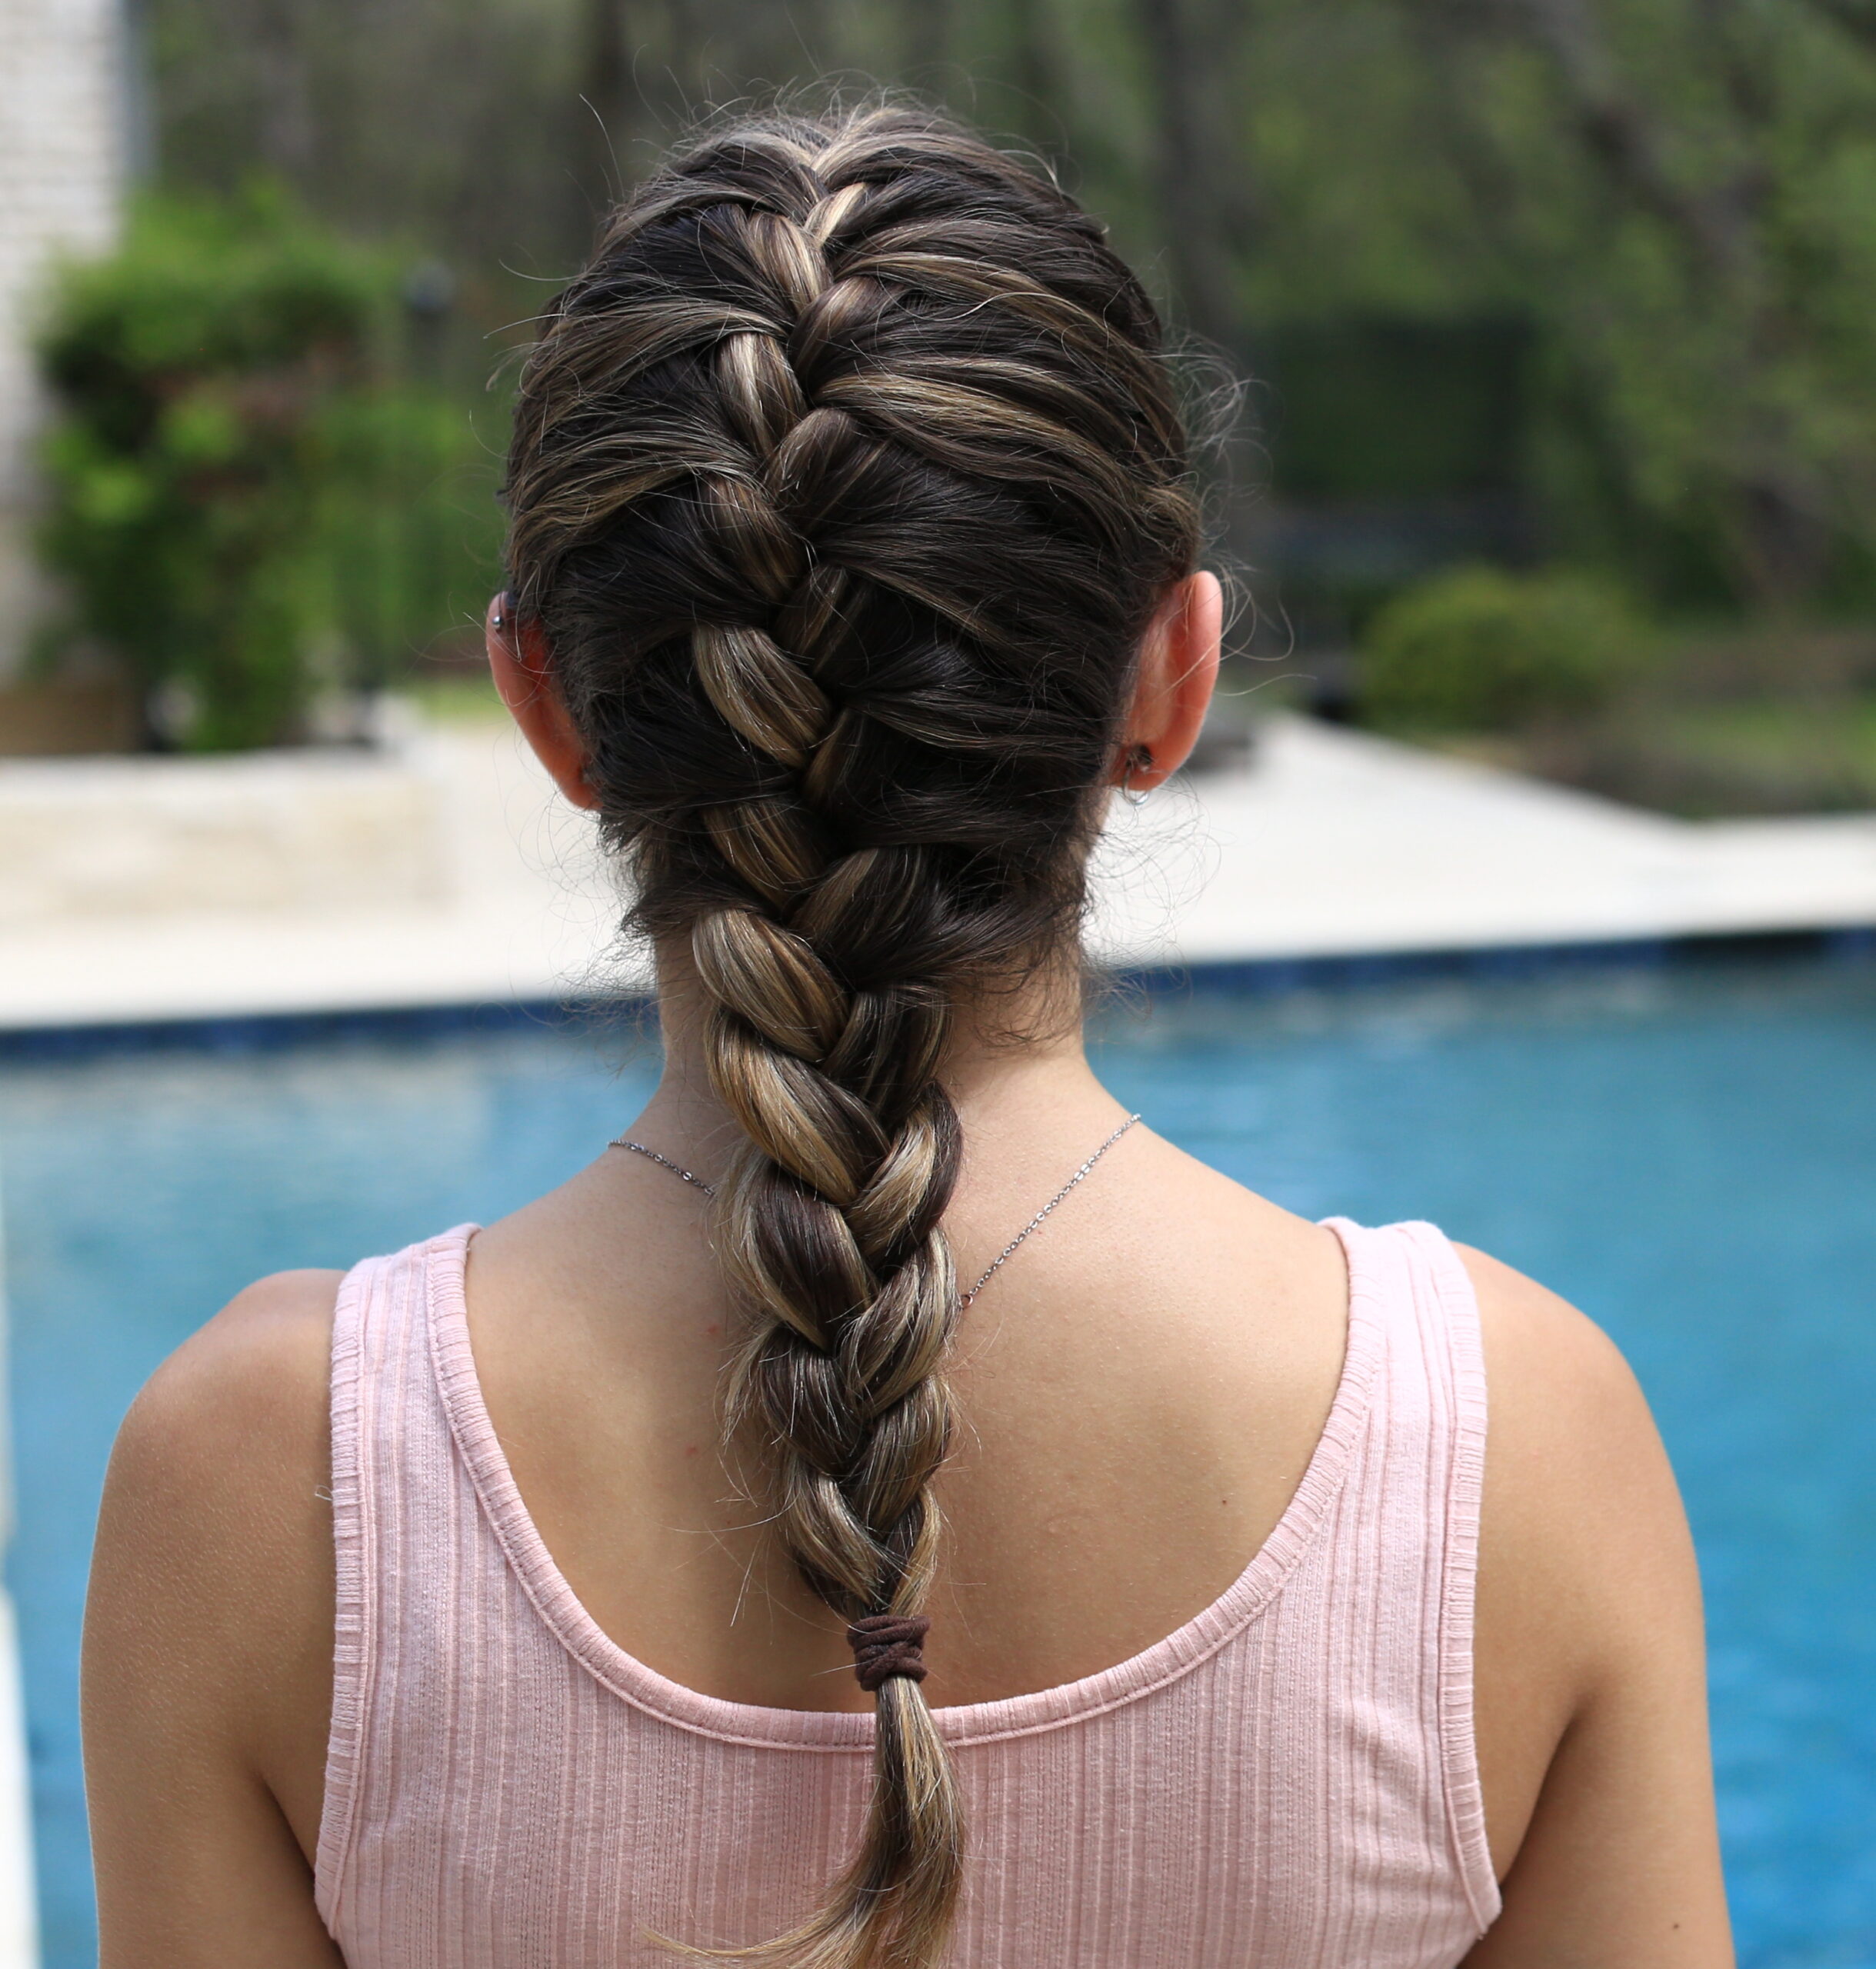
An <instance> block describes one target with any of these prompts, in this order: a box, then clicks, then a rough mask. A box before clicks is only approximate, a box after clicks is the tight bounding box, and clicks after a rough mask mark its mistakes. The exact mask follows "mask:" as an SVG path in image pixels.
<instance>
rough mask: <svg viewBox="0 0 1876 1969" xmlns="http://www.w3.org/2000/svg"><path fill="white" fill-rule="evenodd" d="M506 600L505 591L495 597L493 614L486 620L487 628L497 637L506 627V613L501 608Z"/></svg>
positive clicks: (505, 610) (504, 609)
mask: <svg viewBox="0 0 1876 1969" xmlns="http://www.w3.org/2000/svg"><path fill="white" fill-rule="evenodd" d="M507 600H508V595H507V593H506V591H504V592H503V593H501V594H500V595H497V596H496V597H495V613H494V614H493V615H491V616H490V617H489V618H488V626H489V627H490V628H491V629H493V630H494V631H495V634H496V635H501V634H503V633H504V631H505V630H506V629H507V628H508V611H507V609H506V608H504V607H503V606H502V605H503V603H505V601H507Z"/></svg>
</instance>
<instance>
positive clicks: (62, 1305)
mask: <svg viewBox="0 0 1876 1969" xmlns="http://www.w3.org/2000/svg"><path fill="white" fill-rule="evenodd" d="M1100 1060H1101V1068H1102V1071H1103V1072H1104V1073H1105V1075H1106V1077H1107V1078H1108V1082H1109V1084H1111V1086H1112V1088H1113V1089H1114V1091H1115V1093H1116V1094H1118V1097H1119V1098H1121V1100H1122V1101H1125V1102H1126V1103H1127V1104H1128V1105H1129V1106H1131V1107H1135V1108H1140V1109H1141V1110H1142V1111H1144V1112H1145V1115H1146V1117H1147V1118H1148V1121H1150V1122H1151V1124H1153V1125H1154V1126H1155V1128H1159V1129H1161V1131H1164V1132H1165V1134H1168V1135H1169V1136H1171V1138H1174V1139H1175V1140H1176V1141H1179V1142H1181V1143H1182V1144H1184V1145H1185V1146H1186V1147H1187V1148H1190V1149H1191V1150H1193V1151H1195V1153H1197V1154H1200V1155H1202V1156H1204V1157H1205V1158H1208V1160H1210V1161H1213V1162H1215V1163H1216V1164H1218V1165H1219V1166H1220V1167H1221V1168H1224V1169H1225V1170H1227V1171H1229V1172H1230V1173H1231V1174H1233V1175H1235V1176H1237V1177H1239V1178H1241V1179H1243V1180H1244V1181H1248V1182H1249V1183H1251V1184H1255V1185H1256V1186H1257V1187H1258V1188H1261V1189H1263V1190H1265V1191H1267V1192H1268V1193H1269V1194H1271V1195H1273V1196H1275V1198H1278V1200H1279V1201H1281V1202H1283V1203H1285V1204H1288V1205H1290V1206H1291V1208H1295V1209H1298V1210H1301V1211H1307V1212H1309V1213H1310V1214H1313V1215H1318V1216H1320V1215H1323V1214H1328V1213H1329V1212H1331V1211H1346V1212H1347V1213H1348V1214H1351V1215H1352V1216H1355V1217H1356V1218H1361V1219H1362V1220H1363V1221H1367V1222H1370V1223H1378V1222H1385V1221H1388V1220H1389V1219H1391V1218H1400V1217H1409V1216H1420V1217H1429V1218H1434V1220H1436V1221H1438V1222H1440V1223H1441V1224H1444V1226H1445V1227H1446V1228H1448V1230H1449V1231H1451V1233H1452V1234H1454V1236H1455V1237H1458V1238H1463V1239H1464V1240H1465V1241H1468V1242H1470V1243H1473V1244H1481V1245H1483V1246H1484V1247H1485V1248H1487V1249H1488V1250H1490V1251H1494V1252H1496V1253H1498V1254H1499V1255H1500V1256H1501V1257H1503V1258H1506V1259H1508V1261H1511V1263H1513V1264H1517V1265H1519V1266H1521V1267H1522V1268H1524V1269H1525V1270H1527V1271H1531V1272H1533V1273H1534V1274H1536V1275H1537V1276H1538V1277H1539V1278H1542V1279H1543V1280H1544V1281H1546V1282H1547V1283H1548V1284H1552V1285H1554V1286H1555V1287H1556V1288H1558V1290H1559V1291H1562V1292H1564V1293H1565V1294H1568V1295H1569V1296H1570V1297H1571V1298H1574V1299H1575V1300H1576V1301H1578V1303H1579V1304H1581V1305H1583V1306H1584V1307H1585V1308H1587V1309H1588V1311H1590V1312H1591V1313H1592V1314H1594V1315H1595V1317H1596V1318H1598V1319H1599V1320H1601V1321H1602V1322H1603V1323H1604V1324H1605V1325H1606V1326H1608V1328H1610V1330H1611V1331H1612V1332H1613V1333H1614V1335H1615V1336H1616V1338H1617V1339H1618V1341H1620V1342H1621V1344H1622V1345H1623V1346H1624V1348H1625V1349H1626V1350H1627V1351H1628V1354H1629V1357H1630V1358H1631V1360H1632V1361H1634V1364H1635V1366H1636V1368H1637V1370H1638V1372H1639V1373H1640V1374H1641V1379H1642V1381H1643V1383H1644V1385H1645V1386H1646V1387H1647V1388H1648V1391H1649V1393H1650V1395H1651V1398H1652V1399H1653V1400H1654V1404H1655V1407H1656V1411H1657V1413H1658V1415H1659V1417H1660V1418H1661V1426H1662V1428H1663V1430H1664V1433H1665V1434H1666V1436H1667V1438H1668V1445H1669V1448H1671V1451H1673V1453H1674V1458H1675V1461H1676V1463H1677V1465H1678V1468H1679V1470H1680V1473H1681V1481H1682V1484H1683V1485H1684V1488H1685V1490H1686V1492H1687V1495H1688V1504H1689V1508H1690V1509H1691V1513H1692V1515H1693V1519H1694V1531H1695V1534H1696V1536H1697V1538H1698V1541H1699V1544H1700V1548H1701V1560H1702V1565H1703V1569H1704V1575H1705V1578H1706V1582H1707V1588H1708V1601H1709V1617H1710V1624H1711V1633H1712V1654H1713V1683H1714V1721H1715V1731H1716V1737H1717V1744H1718V1763H1719V1774H1720V1784H1721V1811H1722V1818H1723V1829H1724V1836H1725V1840H1726V1845H1727V1852H1728V1863H1729V1867H1730V1874H1731V1889H1732V1895H1733V1904H1734V1915H1735V1919H1736V1921H1737V1924H1738V1931H1739V1938H1740V1944H1741V1961H1742V1963H1743V1964H1744V1965H1745V1969H1827V1966H1828V1969H1876V1591H1872V1584H1871V1554H1872V1551H1876V1430H1872V1428H1871V1422H1870V1418H1871V1415H1872V1414H1876V1286H1873V1284H1872V1281H1876V962H1872V961H1869V960H1868V958H1864V959H1861V960H1855V961H1851V960H1844V961H1836V962H1830V961H1819V960H1804V961H1798V960H1791V961H1754V962H1752V963H1750V964H1743V963H1729V964H1717V963H1716V964H1709V965H1680V964H1675V965H1668V964H1664V965H1661V966H1659V967H1656V968H1625V969H1614V970H1608V971H1595V970H1590V971H1581V972H1571V971H1564V972H1557V973H1552V974H1540V975H1534V976H1531V977H1527V978H1507V979H1501V980H1498V981H1478V980H1474V981H1453V980H1447V981H1440V980H1437V979H1434V980H1423V981H1418V982H1416V981H1397V982H1395V983H1391V984H1384V983H1376V984H1366V985H1362V986H1360V987H1358V988H1348V989H1338V990H1326V989H1325V990H1313V989H1304V990H1299V991H1287V992H1285V993H1283V994H1280V995H1278V994H1267V995H1255V994H1253V995H1243V994H1238V995H1230V994H1212V993H1206V992H1198V993H1195V994H1191V995H1190V996H1188V997H1185V998H1179V997H1174V996H1168V997H1163V998H1159V999H1157V1000H1155V1001H1153V1002H1152V1003H1151V1005H1150V1007H1148V1008H1146V1009H1145V1010H1133V1009H1128V1008H1125V1007H1117V1008H1115V1009H1113V1010H1112V1011H1111V1012H1110V1013H1109V1014H1108V1015H1107V1016H1106V1018H1105V1021H1104V1038H1103V1039H1102V1041H1101V1047H1100ZM650 1078H651V1061H650V1058H649V1057H648V1048H644V1047H642V1046H641V1047H638V1048H633V1047H632V1046H631V1045H630V1044H628V1041H627V1040H626V1039H625V1038H624V1037H623V1036H621V1035H619V1034H614V1035H612V1036H611V1037H607V1036H605V1035H595V1034H591V1033H583V1032H581V1031H577V1030H570V1029H564V1028H558V1029H557V1028H547V1027H545V1026H543V1027H541V1028H528V1027H527V1026H525V1025H522V1026H518V1027H515V1028H511V1029H508V1030H506V1031H489V1032H481V1033H476V1032H456V1033H454V1034H451V1033H438V1034H432V1035H430V1036H428V1037H425V1036H412V1035H408V1034H407V1035H405V1036H403V1037H385V1036H378V1037H370V1036H363V1035H358V1034H354V1035H352V1036H349V1037H346V1036H339V1037H335V1038H327V1039H323V1040H317V1041H308V1042H306V1043H303V1044H294V1045H292V1046H288V1047H285V1048H275V1049H269V1050H263V1051H232V1052H227V1053H217V1052H215V1051H208V1050H202V1049H185V1050H172V1051H148V1052H141V1053H138V1052H131V1053H121V1054H111V1055H104V1056H100V1057H96V1058H74V1059H70V1060H65V1061H58V1060H54V1059H50V1058H48V1059H43V1060H35V1059H22V1058H15V1059H12V1060H7V1061H0V1178H4V1184H5V1207H6V1224H7V1233H8V1244H9V1248H10V1266H9V1269H10V1278H9V1285H10V1291H11V1297H12V1313H13V1377H14V1386H13V1401H14V1406H15V1456H16V1458H17V1462H18V1496H19V1518H20V1524H19V1530H18V1538H17V1541H16V1544H15V1549H14V1551H13V1554H12V1561H11V1573H12V1583H13V1586H14V1588H15V1591H16V1593H17V1594H18V1600H19V1606H20V1613H21V1618H22V1628H23V1634H24V1647H25V1673H26V1681H27V1699H28V1711H29V1717H30V1723H31V1731H32V1757H33V1771H34V1778H35V1811H36V1816H37V1822H38V1837H39V1873H40V1881H41V1885H42V1895H43V1911H44V1924H45V1964H46V1969H81V1965H83V1964H89V1963H90V1962H91V1961H92V1960H93V1959H94V1954H93V1951H94V1947H95V1944H94V1941H93V1936H92V1919H91V1912H90V1905H89V1897H88V1888H87V1886H86V1882H85V1842H84V1831H83V1821H82V1801H81V1796H80V1787H79V1777H78V1745H77V1726H76V1640H77V1632H78V1618H79V1611H80V1606H81V1601H82V1592H83V1582H84V1572H85V1558H86V1551H87V1548H88V1542H89V1538H90V1534H91V1526H92V1517H93V1514H94V1512H95V1508H96V1500H97V1491H98V1481H99V1479H100V1477H101V1474H102V1468H103V1464H104V1460H105V1454H106V1452H107V1450H108V1446H109V1441H110V1437H111V1434H112V1430H113V1429H114V1428H115V1424H116V1421H117V1419H118V1416H119V1415H120V1414H122V1411H123V1408H124V1407H125V1404H127V1402H128V1400H129V1398H130V1397H131V1395H132V1393H133V1392H134V1391H135V1388H136V1387H137V1385H138V1383H139V1382H140V1381H142V1378H143V1377H144V1376H145V1374H147V1373H148V1371H149V1370H150V1368H152V1367H153V1366H154V1365H155V1363H156V1361H158V1359H159V1358H161V1357H162V1354H164V1353H165V1352H166V1351H168V1349H169V1348H171V1347H172V1346H173V1345H174V1344H175V1343H176V1341H178V1340H179V1339H180V1338H182V1335H183V1334H185V1332H187V1331H188V1330H189V1328H192V1326H194V1325H195V1324H198V1322H199V1321H201V1320H202V1319H203V1318H205V1317H206V1316H207V1314H208V1313H209V1312H211V1311H213V1310H214V1308H215V1307H216V1306H218V1304H221V1303H222V1301H224V1300H225V1299H226V1298H228V1296H229V1295H230V1294H231V1293H232V1292H233V1291H235V1290H236V1289H237V1288H238V1287H239V1286H240V1285H242V1284H243V1283H245V1281H247V1280H248V1279H249V1278H252V1277H253V1276H255V1274H258V1273H260V1272H263V1271H272V1270H277V1269H278V1268H282V1267H283V1266H288V1265H302V1264H320V1265H330V1264H345V1263H347V1262H348V1261H350V1260H352V1258H356V1257H358V1256H359V1255H361V1254H364V1253H367V1252H371V1251H385V1250H388V1249H391V1248H395V1246H397V1245H399V1244H403V1243H405V1242H407V1241H409V1240H410V1239H412V1238H416V1237H418V1236H421V1235H423V1234H426V1233H428V1232H429V1231H434V1230H437V1229H439V1228H442V1227H444V1226H445V1225H448V1224H452V1223H455V1222H456V1221H459V1220H461V1219H463V1218H479V1219H484V1220H486V1219H488V1218H491V1217H493V1216H495V1215H497V1214H500V1213H501V1212H502V1211H505V1210H506V1209H508V1208H510V1207H511V1205H513V1204H516V1203H518V1202H519V1201H521V1200H522V1199H524V1198H526V1197H528V1195H530V1194H533V1193H535V1192H536V1191H538V1190H540V1189H541V1188H545V1187H546V1186H548V1185H549V1184H552V1183H553V1182H555V1181H557V1180H558V1178H561V1176H563V1175H564V1174H566V1173H568V1171H571V1169H572V1168H575V1167H577V1166H578V1164H580V1163H581V1161H585V1159H586V1158H588V1156H589V1155H590V1154H592V1153H593V1152H594V1151H595V1149H596V1148H597V1147H598V1144H601V1142H603V1141H605V1139H606V1138H607V1137H608V1135H610V1134H612V1133H614V1132H615V1131H616V1130H617V1128H618V1126H619V1124H620V1123H621V1121H623V1120H625V1118H628V1117H629V1116H630V1115H631V1113H632V1112H633V1111H634V1109H635V1106H636V1104H638V1101H639V1100H640V1099H641V1097H642V1095H643V1093H644V1092H645V1089H646V1088H647V1087H648V1084H649V1081H650Z"/></svg>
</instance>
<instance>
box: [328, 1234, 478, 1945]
mask: <svg viewBox="0 0 1876 1969" xmlns="http://www.w3.org/2000/svg"><path fill="white" fill-rule="evenodd" d="M475 1228H476V1227H475V1225H474V1224H459V1225H458V1226H457V1227H456V1228H455V1229H454V1230H452V1231H445V1232H444V1233H443V1234H442V1235H441V1236H439V1237H435V1238H428V1239H426V1240H425V1241H424V1242H422V1243H421V1244H412V1245H410V1246H408V1248H406V1249H405V1250H403V1251H398V1252H396V1253H394V1254H392V1255H391V1256H389V1257H387V1258H366V1259H365V1260H363V1261H361V1262H360V1263H359V1264H356V1265H355V1266H353V1268H352V1270H351V1271H348V1273H347V1274H345V1279H344V1281H342V1284H341V1285H340V1287H339V1290H338V1301H337V1303H336V1304H335V1308H334V1310H333V1321H332V1525H333V1547H334V1556H335V1561H336V1572H337V1578H336V1582H335V1583H336V1587H337V1610H336V1612H337V1617H336V1620H335V1630H334V1639H333V1674H332V1728H331V1733H330V1735H329V1737H328V1743H327V1751H326V1769H325V1803H324V1809H323V1811H322V1816H321V1819H320V1824H319V1845H318V1854H317V1856H316V1860H315V1867H314V1885H315V1897H316V1898H317V1901H318V1907H319V1911H320V1914H321V1915H322V1917H323V1918H324V1919H325V1923H326V1925H327V1927H328V1930H331V1929H333V1928H334V1926H335V1912H336V1906H335V1904H336V1901H337V1897H338V1894H339V1892H340V1891H341V1888H342V1884H343V1883H344V1881H345V1878H346V1876H347V1873H348V1861H349V1858H350V1855H351V1852H352V1844H353V1840H354V1835H355V1831H356V1830H357V1825H358V1818H359V1816H360V1797H361V1793H362V1789H363V1788H364V1778H365V1771H366V1767H367V1766H368V1764H369V1763H370V1762H371V1761H372V1748H371V1741H370V1740H371V1737H372V1731H373V1727H374V1721H375V1711H376V1710H377V1708H378V1707H379V1706H380V1705H379V1704H378V1701H377V1697H378V1683H379V1681H380V1679H381V1677H382V1676H383V1675H384V1674H385V1672H386V1664H385V1661H384V1658H383V1657H384V1654H385V1638H386V1637H387V1636H388V1635H392V1636H395V1635H400V1634H406V1633H408V1632H409V1631H411V1629H412V1627H413V1625H414V1624H421V1610H422V1607H423V1605H424V1604H425V1601H426V1600H434V1598H435V1591H434V1590H435V1584H436V1581H435V1578H433V1574H435V1571H437V1568H436V1566H435V1564H434V1563H433V1561H435V1560H436V1559H437V1558H438V1557H439V1555H442V1556H448V1555H447V1554H446V1552H445V1543H444V1541H443V1539H442V1537H441V1535H440V1534H441V1529H442V1528H445V1527H448V1526H449V1525H451V1524H456V1523H461V1522H462V1521H463V1520H464V1509H463V1507H464V1503H465V1491H466V1485H465V1480H464V1477H463V1474H462V1469H461V1467H460V1465H459V1464H458V1461H457V1458H456V1456H455V1450H454V1447H453V1444H452V1441H451V1437H450V1430H449V1420H448V1415H447V1414H446V1413H445V1411H444V1408H443V1405H442V1401H441V1400H440V1399H439V1398H438V1393H437V1387H436V1379H435V1371H434V1369H433V1367H432V1358H431V1352H432V1317H431V1305H430V1301H431V1296H432V1291H433V1290H434V1278H433V1271H434V1269H435V1261H437V1260H438V1259H439V1258H445V1257H452V1258H453V1257H455V1256H456V1255H457V1254H459V1252H460V1251H461V1249H462V1247H463V1246H464V1245H465V1244H467V1242H468V1239H469V1238H471V1236H472V1235H473V1234H474V1233H475ZM468 1503H469V1504H471V1505H472V1504H473V1495H472V1494H469V1495H468ZM414 1617H416V1618H414ZM392 1666H393V1667H395V1664H392Z"/></svg>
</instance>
